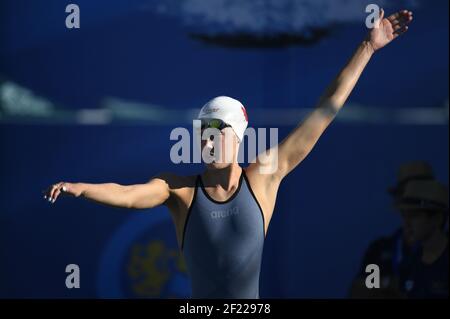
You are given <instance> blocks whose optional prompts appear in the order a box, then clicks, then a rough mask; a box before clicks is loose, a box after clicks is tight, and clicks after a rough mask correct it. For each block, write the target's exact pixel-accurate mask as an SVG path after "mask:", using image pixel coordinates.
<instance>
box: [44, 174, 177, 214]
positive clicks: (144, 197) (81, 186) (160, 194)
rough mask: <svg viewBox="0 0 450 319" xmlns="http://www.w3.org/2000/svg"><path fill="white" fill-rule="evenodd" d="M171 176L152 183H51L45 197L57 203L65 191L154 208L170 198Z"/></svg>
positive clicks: (119, 204)
mask: <svg viewBox="0 0 450 319" xmlns="http://www.w3.org/2000/svg"><path fill="white" fill-rule="evenodd" d="M169 179H170V176H168V175H161V176H158V177H155V178H153V179H151V180H150V181H149V182H148V183H145V184H136V185H119V184H116V183H104V184H88V183H69V182H59V183H57V184H54V185H52V186H51V187H49V189H48V190H47V191H46V192H45V196H44V198H45V199H47V200H48V201H50V202H52V203H54V202H55V201H56V199H57V198H58V197H59V196H60V195H61V194H65V195H71V196H75V197H84V198H86V199H89V200H92V201H94V202H97V203H100V204H105V205H109V206H114V207H120V208H132V209H146V208H153V207H155V206H158V205H161V204H164V203H165V202H166V200H167V199H168V198H169V196H170V188H169V182H168V180H169Z"/></svg>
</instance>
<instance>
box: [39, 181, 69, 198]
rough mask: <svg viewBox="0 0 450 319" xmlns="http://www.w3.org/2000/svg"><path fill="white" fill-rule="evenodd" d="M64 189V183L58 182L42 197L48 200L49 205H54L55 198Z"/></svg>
mask: <svg viewBox="0 0 450 319" xmlns="http://www.w3.org/2000/svg"><path fill="white" fill-rule="evenodd" d="M63 187H64V188H66V186H65V183H64V182H59V183H57V184H54V185H52V186H51V187H50V188H49V189H48V190H47V192H46V194H45V195H44V199H46V200H48V201H49V202H50V203H54V202H55V201H56V198H57V197H58V196H59V194H60V193H61V189H62V188H63Z"/></svg>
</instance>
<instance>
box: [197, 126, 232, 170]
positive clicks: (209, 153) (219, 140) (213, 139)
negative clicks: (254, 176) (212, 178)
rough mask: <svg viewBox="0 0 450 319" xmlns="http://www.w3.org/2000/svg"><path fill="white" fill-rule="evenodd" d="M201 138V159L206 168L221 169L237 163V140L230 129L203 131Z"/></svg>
mask: <svg viewBox="0 0 450 319" xmlns="http://www.w3.org/2000/svg"><path fill="white" fill-rule="evenodd" d="M201 134H202V135H201V136H202V144H201V149H202V159H203V162H204V163H205V164H206V166H207V167H208V168H214V169H223V168H226V167H228V166H230V165H232V164H233V163H235V162H237V154H238V150H239V140H238V138H237V136H236V134H235V133H234V131H233V129H232V128H231V127H226V128H223V129H222V130H218V129H211V128H209V129H205V130H202V131H201Z"/></svg>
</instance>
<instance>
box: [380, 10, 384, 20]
mask: <svg viewBox="0 0 450 319" xmlns="http://www.w3.org/2000/svg"><path fill="white" fill-rule="evenodd" d="M383 19H384V9H383V8H381V9H380V20H383Z"/></svg>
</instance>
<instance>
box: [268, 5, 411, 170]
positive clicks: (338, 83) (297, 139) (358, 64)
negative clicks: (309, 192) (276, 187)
mask: <svg viewBox="0 0 450 319" xmlns="http://www.w3.org/2000/svg"><path fill="white" fill-rule="evenodd" d="M411 21H412V12H410V11H406V10H403V11H400V12H397V13H395V14H393V15H391V16H389V17H388V18H384V11H382V10H381V12H380V19H379V20H378V22H377V24H376V27H375V28H374V29H372V30H371V31H370V32H369V33H368V35H367V37H366V39H365V40H364V41H362V43H360V45H359V46H358V48H357V49H356V51H355V53H354V54H353V56H352V57H351V59H350V60H349V61H348V63H347V64H346V65H345V67H344V68H343V69H342V71H341V72H340V73H339V74H338V76H337V77H336V78H335V79H334V81H333V82H332V83H331V84H330V85H329V87H328V88H327V90H326V91H325V93H324V94H323V95H322V97H321V98H320V100H319V102H318V104H317V107H316V108H315V109H314V110H313V111H312V112H311V113H310V114H309V115H308V116H307V117H306V119H305V120H304V121H303V122H301V123H300V124H299V125H298V126H297V127H296V128H295V129H294V130H293V131H292V132H291V133H290V134H289V135H288V136H287V137H286V138H285V139H284V140H283V141H282V142H281V143H280V144H279V145H278V169H277V170H276V172H275V174H276V175H277V176H278V177H279V178H283V177H284V176H286V175H287V174H288V173H289V172H290V171H291V170H293V169H294V168H295V167H296V166H297V165H298V164H299V163H300V162H301V161H302V160H303V159H304V158H305V157H306V156H307V155H308V154H309V152H310V151H311V150H312V148H313V147H314V145H315V144H316V142H317V141H318V139H319V137H320V136H321V135H322V133H323V132H324V131H325V129H326V128H327V127H328V125H329V124H330V123H331V121H332V120H333V119H334V117H335V116H336V114H337V112H338V111H339V110H340V109H341V108H342V106H343V105H344V103H345V101H346V100H347V98H348V96H349V95H350V93H351V92H352V90H353V88H354V87H355V85H356V83H357V82H358V79H359V77H360V76H361V74H362V72H363V70H364V68H365V67H366V65H367V63H368V62H369V60H370V59H371V57H372V55H373V54H374V53H375V52H376V51H377V50H379V49H381V48H382V47H384V46H386V45H387V44H388V43H390V42H391V41H393V40H394V39H396V38H397V37H398V36H399V35H401V34H403V33H405V32H406V31H407V30H408V26H407V25H408V24H409V23H410V22H411Z"/></svg>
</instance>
